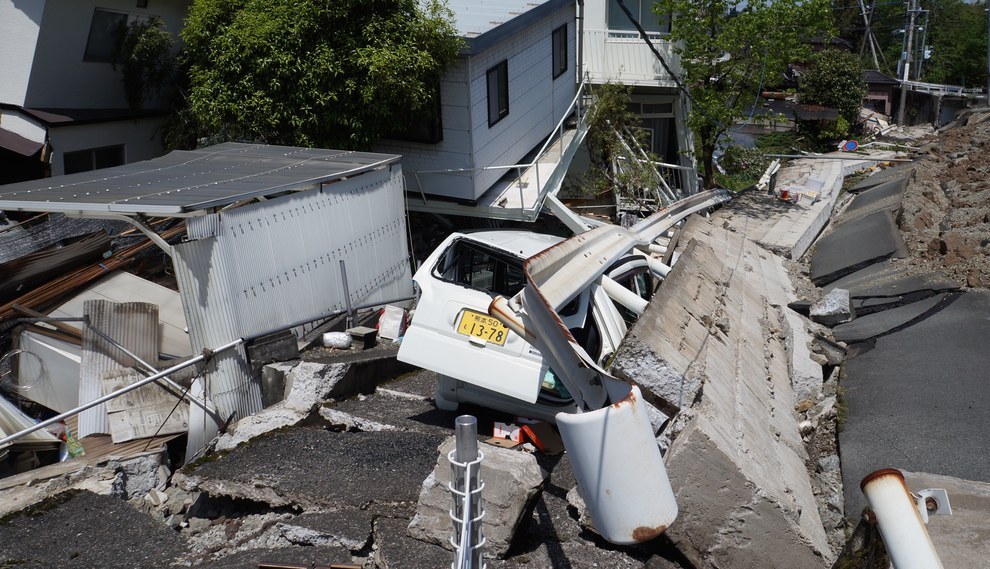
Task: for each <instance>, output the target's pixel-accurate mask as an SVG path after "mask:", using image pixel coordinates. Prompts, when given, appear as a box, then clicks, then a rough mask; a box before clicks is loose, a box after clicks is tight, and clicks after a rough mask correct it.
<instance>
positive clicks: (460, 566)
mask: <svg viewBox="0 0 990 569" xmlns="http://www.w3.org/2000/svg"><path fill="white" fill-rule="evenodd" d="M454 437H455V443H454V450H453V451H451V453H450V455H448V457H447V458H448V459H449V460H450V471H451V472H450V474H451V475H450V494H451V498H452V502H453V507H452V508H451V511H450V517H451V518H452V519H453V522H454V533H453V535H452V536H451V543H453V545H454V547H455V550H454V551H455V553H454V555H455V559H454V563H453V564H452V567H454V568H456V569H464V568H471V569H483V567H484V564H483V563H482V559H481V552H482V548H481V546H482V545H483V544H484V537H483V536H482V532H481V529H482V525H481V520H482V518H483V517H484V515H485V513H484V511H483V510H482V507H481V488H482V486H481V485H480V483H479V480H480V476H479V474H480V470H481V461H482V459H483V458H484V457H485V456H484V454H483V453H482V452H480V451H479V450H478V419H477V418H475V417H474V416H473V415H461V416H460V417H458V418H457V419H455V420H454Z"/></svg>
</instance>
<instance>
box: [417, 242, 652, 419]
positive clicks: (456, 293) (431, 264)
mask: <svg viewBox="0 0 990 569" xmlns="http://www.w3.org/2000/svg"><path fill="white" fill-rule="evenodd" d="M561 241H563V238H561V237H557V236H553V235H544V234H539V233H532V232H526V231H484V232H477V233H454V234H452V235H450V236H449V237H448V238H447V239H446V240H444V242H443V243H441V244H440V246H438V247H437V248H436V250H434V251H433V253H432V254H431V255H430V256H429V258H427V259H426V261H425V262H424V263H423V265H422V266H421V267H420V269H419V270H418V271H417V272H416V274H415V276H414V277H413V279H414V280H415V281H416V283H417V284H418V285H419V288H420V291H421V296H420V299H419V303H418V305H417V307H416V311H415V315H414V317H413V320H412V324H411V325H410V327H409V329H408V330H407V331H406V334H405V337H404V338H403V340H402V345H401V347H400V348H399V354H398V358H399V360H401V361H404V362H407V363H411V364H413V365H416V366H419V367H422V368H425V369H429V370H433V371H436V372H437V373H438V374H439V376H440V377H439V380H438V382H437V390H436V404H437V406H438V407H440V408H441V409H445V410H456V409H457V407H458V404H459V403H460V402H471V403H475V404H478V405H481V406H484V407H489V408H493V409H498V410H501V411H505V412H509V413H513V414H518V415H523V416H526V417H532V418H538V419H543V420H546V421H551V422H552V421H554V416H555V415H556V414H557V413H558V412H561V411H565V412H573V411H574V400H573V399H572V398H571V397H570V394H569V393H568V392H567V390H566V388H564V386H563V383H562V382H561V381H559V380H558V378H557V377H556V375H555V373H554V372H553V370H552V369H551V368H550V366H549V365H548V363H547V361H546V360H545V359H544V358H543V356H542V354H541V353H540V351H539V350H538V349H537V348H536V347H534V346H533V345H532V344H530V343H529V342H527V341H526V340H525V339H524V338H522V337H520V336H519V335H517V334H516V333H514V332H512V331H511V330H509V329H508V328H507V327H506V326H505V325H504V324H502V323H501V322H500V321H499V320H497V319H495V318H493V317H491V316H489V315H488V306H489V304H490V303H491V301H492V299H493V298H495V297H496V296H499V295H501V296H503V297H506V298H510V297H512V296H514V295H515V294H516V293H518V292H519V291H520V290H522V289H523V287H525V286H526V279H525V276H524V275H523V270H522V264H523V261H524V260H525V259H527V258H528V257H532V256H533V255H536V254H537V253H539V252H541V251H543V250H545V249H547V248H549V247H551V246H553V245H556V244H557V243H560V242H561ZM605 275H607V276H608V277H611V278H612V279H613V280H615V281H617V282H618V283H619V284H621V285H622V286H623V287H625V288H626V289H628V290H631V291H633V292H634V293H635V294H636V295H637V296H638V297H640V298H644V299H648V298H649V297H650V296H651V295H652V294H653V290H654V281H653V277H652V274H651V273H650V269H649V265H648V262H647V258H646V255H645V254H642V253H638V252H633V253H630V254H629V255H626V256H624V257H622V258H621V259H620V260H619V261H617V262H616V263H614V264H613V265H612V266H611V267H609V269H608V270H607V271H605ZM557 313H558V315H559V316H560V319H561V320H562V321H563V323H564V324H565V325H566V326H567V328H568V329H569V330H570V332H571V334H572V335H573V336H574V338H575V339H576V340H577V341H578V343H579V344H581V346H582V347H583V348H584V349H585V351H587V352H588V354H589V355H591V356H592V357H593V358H594V359H595V361H597V362H599V363H600V364H605V363H606V362H607V360H608V359H609V358H610V357H611V356H612V354H614V353H615V351H616V349H617V348H618V346H619V343H620V342H621V341H622V338H623V337H624V336H625V334H626V330H627V323H628V322H631V320H632V319H633V318H635V316H636V314H635V311H634V310H630V309H627V308H625V307H624V306H623V305H622V304H617V303H616V302H613V300H612V299H611V298H610V297H609V295H608V294H606V291H605V287H603V286H600V285H599V284H592V285H591V286H589V287H587V288H585V289H584V290H583V291H581V292H580V294H578V295H577V296H576V297H575V298H574V300H572V301H570V302H568V303H567V305H566V306H563V307H562V308H560V309H559V310H558V311H557Z"/></svg>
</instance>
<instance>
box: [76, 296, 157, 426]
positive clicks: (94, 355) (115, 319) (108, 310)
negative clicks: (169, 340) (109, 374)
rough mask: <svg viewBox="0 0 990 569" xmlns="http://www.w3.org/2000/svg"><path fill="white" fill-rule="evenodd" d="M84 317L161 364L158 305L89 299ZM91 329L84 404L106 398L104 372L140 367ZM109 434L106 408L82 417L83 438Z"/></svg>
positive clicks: (86, 331)
mask: <svg viewBox="0 0 990 569" xmlns="http://www.w3.org/2000/svg"><path fill="white" fill-rule="evenodd" d="M83 314H85V315H87V316H89V320H90V326H95V327H96V328H97V329H98V330H100V331H101V332H103V333H104V334H106V335H107V336H110V337H111V338H113V339H114V340H116V341H117V342H118V343H119V344H121V345H122V346H124V347H126V348H127V349H128V350H130V351H131V352H133V353H134V354H136V355H137V356H138V357H140V358H141V359H143V360H144V361H146V362H157V361H158V306H156V305H154V304H149V303H147V302H121V303H116V302H110V301H107V300H87V301H86V302H85V303H84V304H83ZM90 326H86V327H84V328H83V344H82V361H81V362H80V366H79V368H80V369H79V403H80V404H82V403H87V402H89V401H92V400H94V399H96V398H98V397H101V396H102V395H103V389H102V383H101V375H102V374H103V372H105V371H109V370H114V369H119V368H123V367H137V366H138V365H139V364H138V363H137V362H136V361H134V360H133V359H132V358H131V357H130V356H128V355H126V354H125V353H124V352H122V351H121V350H120V349H119V348H115V347H114V346H112V345H110V343H108V342H107V341H106V340H104V339H103V338H101V337H99V336H97V335H96V334H95V333H93V331H92V329H91V328H90ZM109 432H110V425H109V423H108V422H107V412H106V408H105V407H104V405H102V404H101V405H97V406H95V407H93V408H91V409H87V410H85V411H83V412H82V413H81V414H80V416H79V436H80V437H85V436H89V435H91V434H95V433H101V434H105V433H109Z"/></svg>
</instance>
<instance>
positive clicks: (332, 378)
mask: <svg viewBox="0 0 990 569" xmlns="http://www.w3.org/2000/svg"><path fill="white" fill-rule="evenodd" d="M349 367H350V366H349V365H347V364H318V363H310V362H302V363H300V364H298V365H296V366H293V367H292V369H291V370H290V371H289V373H288V374H286V384H287V389H288V390H289V392H288V395H287V396H286V398H285V400H284V401H280V402H278V403H276V404H274V405H272V406H271V407H268V408H267V409H263V410H261V411H260V412H258V413H255V414H254V415H251V416H249V417H245V418H243V419H241V420H240V421H237V422H236V423H234V424H233V425H232V426H231V427H230V429H229V430H228V431H227V432H226V433H224V434H223V435H220V437H219V438H218V439H217V445H216V450H217V451H225V450H230V449H232V448H234V447H236V446H237V445H239V444H241V443H243V442H246V441H249V440H251V439H253V438H254V437H257V436H258V435H262V434H265V433H268V432H271V431H274V430H276V429H281V428H283V427H289V426H292V425H297V424H299V423H301V422H302V421H303V420H305V419H307V418H309V417H310V416H311V415H313V414H314V413H316V412H317V410H318V409H319V407H320V406H321V405H322V404H323V402H324V401H326V400H327V397H328V396H329V394H330V392H331V391H332V390H333V389H334V387H335V386H336V385H337V383H338V382H339V381H340V379H341V378H343V377H344V375H346V374H347V370H348V369H349Z"/></svg>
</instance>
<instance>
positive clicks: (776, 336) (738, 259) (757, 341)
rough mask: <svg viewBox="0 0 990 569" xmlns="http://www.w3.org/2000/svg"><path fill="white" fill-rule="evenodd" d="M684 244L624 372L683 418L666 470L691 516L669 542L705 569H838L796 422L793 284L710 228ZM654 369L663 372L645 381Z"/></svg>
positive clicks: (738, 241)
mask: <svg viewBox="0 0 990 569" xmlns="http://www.w3.org/2000/svg"><path fill="white" fill-rule="evenodd" d="M680 242H681V243H686V244H687V245H686V247H685V248H684V250H683V252H682V254H681V257H680V261H679V262H678V263H677V264H676V265H675V267H674V270H673V271H672V272H671V273H670V275H669V276H668V278H667V280H666V281H665V282H664V284H663V286H661V287H660V289H659V291H658V293H657V295H656V296H655V297H654V300H653V301H652V302H651V303H650V306H649V308H647V311H646V313H644V314H643V316H642V317H641V318H640V319H639V321H638V322H637V323H636V324H635V325H634V326H633V328H632V329H631V330H630V333H629V335H628V336H627V339H626V342H625V343H624V345H623V347H622V348H621V349H620V351H619V353H618V356H617V358H616V362H615V364H614V367H613V370H614V371H616V374H617V375H619V376H620V377H622V376H624V377H626V378H628V379H631V380H633V381H636V382H637V383H640V381H639V378H640V377H645V378H647V379H648V381H644V382H642V383H641V384H640V388H641V389H642V390H643V391H644V395H645V396H646V397H647V398H648V399H651V400H652V402H654V404H656V405H657V406H658V407H660V408H661V409H664V410H666V411H672V412H677V413H678V417H677V418H675V421H673V423H674V425H676V427H675V431H676V432H674V433H672V436H673V442H672V444H671V446H670V448H669V449H668V451H667V454H666V462H667V469H668V472H669V474H670V479H671V483H672V485H673V487H674V490H675V492H676V494H677V502H678V506H679V508H680V515H679V516H678V519H677V522H676V523H675V524H674V525H673V526H671V528H670V529H669V530H668V531H667V535H668V536H669V537H670V538H671V539H672V540H673V541H674V543H676V544H677V546H678V547H679V548H680V550H681V551H682V552H683V553H684V554H685V555H686V556H687V557H688V558H689V559H690V560H691V561H692V562H693V563H694V564H695V565H697V566H699V567H739V568H746V567H753V568H757V567H759V568H765V567H770V566H773V567H805V568H810V567H826V566H828V565H829V563H830V562H831V560H833V559H834V554H833V552H832V549H831V548H830V546H829V543H828V539H827V537H826V532H825V529H824V528H823V524H822V521H821V518H820V517H819V514H818V506H817V503H816V500H815V496H814V493H813V490H812V484H811V480H810V477H809V474H808V471H807V469H806V467H805V463H806V461H807V458H808V457H807V453H806V451H805V448H804V445H803V442H802V438H801V434H800V432H799V427H798V420H797V418H796V415H795V413H794V409H795V404H796V402H797V401H796V397H795V394H794V389H793V387H792V384H791V375H792V371H793V365H792V363H791V359H790V358H791V350H790V349H789V344H791V343H792V342H793V341H794V340H793V337H792V334H794V333H798V334H803V333H804V331H803V329H801V330H798V331H795V330H793V329H792V327H791V324H789V323H788V322H787V318H785V316H784V314H783V310H786V303H787V301H788V300H789V298H788V297H789V295H790V294H791V293H790V292H789V291H790V288H791V285H790V281H789V279H788V277H787V272H786V270H785V268H784V267H783V265H782V262H781V260H780V258H779V257H776V256H775V255H773V254H772V253H770V252H768V251H766V250H765V249H762V248H761V247H759V246H758V245H756V244H754V243H751V242H749V241H747V240H746V239H745V238H744V237H743V236H741V235H740V234H738V233H735V232H733V231H730V229H729V228H726V227H716V226H714V225H712V223H711V222H710V221H707V220H703V219H701V218H698V219H694V220H691V221H690V222H689V223H688V224H687V225H686V226H685V229H684V233H683V234H682V237H681V240H680ZM801 341H803V336H802V339H799V340H798V342H801ZM644 362H648V363H649V365H648V366H646V367H653V368H654V369H656V370H659V371H658V372H657V373H653V374H645V376H644V374H643V373H642V371H643V368H644ZM819 369H820V368H819ZM668 436H669V435H668Z"/></svg>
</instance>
